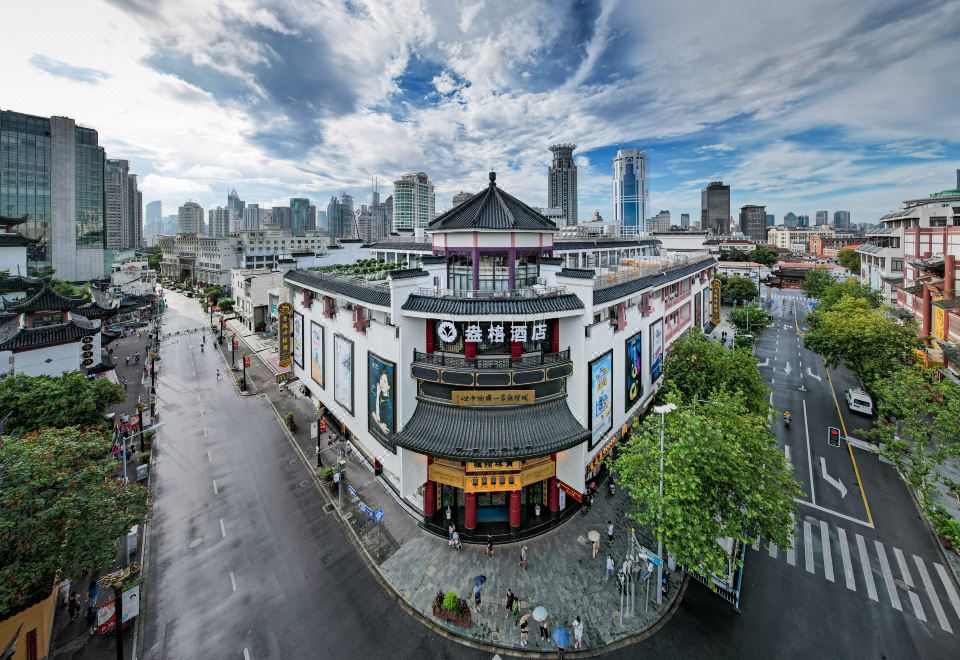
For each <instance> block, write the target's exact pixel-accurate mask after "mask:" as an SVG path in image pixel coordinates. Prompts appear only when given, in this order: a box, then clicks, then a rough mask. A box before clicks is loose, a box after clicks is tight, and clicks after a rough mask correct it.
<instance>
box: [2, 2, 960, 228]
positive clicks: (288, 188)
mask: <svg viewBox="0 0 960 660" xmlns="http://www.w3.org/2000/svg"><path fill="white" fill-rule="evenodd" d="M480 7H481V6H480V5H467V6H464V7H462V8H460V9H455V8H452V7H447V6H446V5H445V4H443V3H425V6H424V8H423V11H421V12H417V13H418V14H420V15H421V18H422V20H418V21H412V20H410V21H407V20H399V21H398V20H397V16H398V13H397V12H395V11H392V10H391V9H390V8H389V7H387V6H384V5H380V4H374V3H354V4H351V5H348V6H345V7H341V8H326V9H323V10H322V11H320V10H317V11H314V12H310V11H307V12H304V13H303V14H294V12H293V10H292V9H291V8H290V6H288V5H287V4H286V3H273V4H270V5H264V6H261V7H252V6H247V5H245V6H243V7H230V8H225V7H223V6H216V7H207V8H203V9H196V8H192V7H191V5H190V4H189V3H185V2H184V3H181V2H166V3H163V8H162V11H159V10H156V11H155V10H153V9H152V8H149V7H147V6H146V5H142V4H136V3H134V4H132V5H124V6H123V7H121V6H119V3H106V4H102V5H100V6H98V7H97V10H96V11H90V8H89V7H83V8H81V7H79V6H76V7H74V6H71V5H63V6H59V5H58V6H56V12H55V13H53V14H51V15H50V16H49V17H48V19H47V20H46V23H45V29H44V30H43V31H40V32H39V33H38V32H37V31H35V30H31V29H30V26H31V25H32V21H33V16H34V12H33V11H32V10H30V11H27V10H19V11H18V10H12V11H11V12H10V13H9V16H7V17H6V20H5V21H4V26H3V27H0V33H2V36H3V38H4V42H5V45H6V49H7V54H8V55H7V58H6V61H5V72H6V73H7V75H8V80H9V84H8V86H7V91H8V93H7V95H6V96H5V98H4V108H9V109H12V110H16V111H18V112H25V113H30V114H37V115H41V116H52V115H63V116H69V117H72V118H74V119H75V120H76V121H77V123H78V125H81V126H86V127H90V128H93V129H95V130H97V131H98V133H99V134H100V136H101V143H102V144H103V145H104V147H105V149H106V151H107V155H108V157H116V158H124V159H128V160H129V161H130V164H131V170H132V171H135V172H137V174H138V175H139V179H140V187H141V189H142V190H143V193H144V199H145V201H146V200H155V199H160V200H162V202H163V204H164V205H165V206H166V207H167V208H177V207H178V206H180V205H181V204H182V203H183V202H184V201H185V200H187V199H196V200H198V202H199V203H200V204H201V205H202V206H203V207H204V208H215V206H216V205H217V204H223V193H222V191H223V190H224V189H230V188H232V187H234V186H236V187H237V188H238V189H239V190H241V191H242V195H243V197H244V198H245V199H250V200H257V201H258V202H259V203H260V204H261V207H262V208H263V207H265V208H270V207H271V206H277V205H285V204H287V203H288V202H289V199H290V198H291V197H308V198H310V199H311V200H324V199H329V197H330V196H331V195H332V194H338V193H339V192H340V191H347V192H348V193H350V194H351V195H353V196H354V197H355V198H356V199H357V200H358V202H360V203H362V202H365V201H367V197H368V187H369V186H368V181H369V178H370V177H371V176H379V177H380V178H382V179H383V180H388V181H392V180H396V178H398V177H399V176H400V175H402V174H403V173H405V172H412V171H424V172H426V173H427V174H428V175H429V176H430V178H431V181H434V182H435V185H436V191H437V198H438V203H437V210H438V211H440V210H442V209H444V208H448V207H449V205H450V201H451V198H452V196H453V194H455V193H456V192H457V191H458V190H461V189H463V190H479V189H480V188H482V186H483V185H484V182H485V180H486V171H487V170H489V169H495V170H497V171H498V173H499V175H500V179H501V180H502V181H504V182H507V181H509V182H510V188H511V189H512V190H515V191H517V192H518V194H521V195H523V196H524V197H525V198H526V199H529V200H530V201H531V203H537V204H544V205H546V201H547V200H546V195H545V192H546V186H545V179H546V176H547V170H548V167H549V164H550V153H549V151H548V150H547V149H546V147H547V146H548V145H549V144H552V143H555V142H576V143H577V144H578V145H579V148H578V150H577V153H576V156H575V158H576V163H577V167H578V188H579V196H578V209H579V213H578V217H579V220H580V221H581V222H582V221H584V220H587V219H589V217H590V216H591V215H592V214H593V212H594V210H597V209H599V211H600V213H601V214H602V215H603V216H604V217H611V218H612V217H613V216H614V213H613V210H612V205H613V200H612V196H611V194H610V181H611V177H612V159H613V156H614V155H615V153H616V151H617V149H625V148H637V149H641V150H643V151H644V152H645V153H646V154H647V155H648V158H649V181H650V208H651V209H659V208H662V209H670V210H671V212H672V213H673V214H674V215H675V216H677V217H679V216H680V214H681V213H691V214H692V215H693V216H694V217H697V216H698V213H697V211H698V208H697V203H698V196H699V195H698V193H699V191H700V189H701V188H702V187H703V186H705V185H706V184H707V183H709V182H710V181H712V180H723V181H724V182H725V183H728V184H729V185H730V186H731V208H735V209H736V208H739V207H740V206H743V205H746V204H763V205H765V206H766V207H767V209H768V212H771V213H773V214H775V215H776V216H777V218H778V220H779V219H780V218H782V216H783V214H784V213H785V212H786V211H789V210H793V211H794V212H798V213H801V214H804V215H811V216H812V215H813V214H814V213H815V212H816V210H818V209H823V208H828V209H836V208H842V209H849V210H850V211H851V214H852V217H853V218H854V221H855V222H873V221H876V219H878V218H879V217H880V215H882V214H883V213H885V212H887V211H889V210H891V209H895V208H897V207H898V206H899V204H900V200H902V199H907V198H913V197H918V196H923V195H926V194H929V193H930V192H933V191H936V190H940V189H943V188H947V187H950V186H951V185H952V182H953V174H952V173H953V171H954V169H955V168H956V161H957V160H958V158H960V144H958V143H957V142H956V141H950V140H947V139H945V138H944V136H953V135H958V134H960V119H958V118H957V117H956V116H955V113H944V112H942V111H940V110H938V109H937V108H938V107H939V105H938V104H937V103H910V104H909V108H908V107H907V106H906V99H909V98H913V99H914V100H915V101H917V100H922V99H924V98H927V97H928V96H929V94H931V93H932V92H931V90H934V89H936V90H937V98H939V99H941V100H942V99H946V100H947V101H948V102H949V100H952V99H954V98H956V97H958V96H960V91H958V89H960V88H958V84H957V83H956V82H954V79H953V78H952V77H951V76H949V75H946V74H947V71H948V69H949V65H950V62H952V61H955V57H951V52H955V51H953V50H952V49H954V48H955V46H952V45H951V42H950V38H951V36H950V35H951V34H952V33H953V32H954V31H955V28H956V27H957V24H958V22H960V9H958V5H957V3H926V4H918V5H916V6H907V7H901V6H899V5H898V4H897V3H893V2H888V3H884V6H876V5H874V6H871V7H863V8H850V7H842V8H841V7H836V8H829V7H828V8H822V7H821V8H816V7H810V8H803V7H794V8H790V9H784V8H782V7H772V6H767V5H765V4H751V3H746V2H741V3H738V4H737V5H732V6H724V7H700V8H698V9H697V11H696V12H695V13H696V14H697V15H698V20H697V21H688V20H684V17H685V16H686V15H688V14H689V13H690V12H689V11H686V10H685V9H684V8H683V7H680V6H676V7H673V8H670V7H667V6H661V5H658V4H656V3H654V4H644V5H642V6H636V7H634V6H631V5H629V4H626V3H615V2H607V3H599V4H597V5H595V6H590V7H582V6H578V8H576V9H570V10H563V9H560V10H557V9H556V8H554V9H551V10H546V9H544V8H543V7H540V6H539V5H538V4H537V3H530V4H529V5H525V6H522V7H505V6H494V7H484V8H483V9H482V11H481V9H480ZM401 13H402V12H401ZM746 16H749V17H750V19H751V20H750V21H745V17H746ZM641 18H642V19H643V20H640V19H641ZM634 19H636V20H634ZM728 23H730V24H734V23H735V24H737V25H738V26H741V28H743V29H738V30H737V31H736V32H737V34H736V39H737V41H738V42H737V43H728V42H727V40H726V37H725V36H724V35H723V32H724V31H723V30H718V29H717V25H725V24H728ZM745 23H749V24H750V25H746V26H745ZM787 23H789V24H792V25H797V26H800V29H801V31H802V32H803V33H807V34H809V35H811V37H812V35H816V39H813V38H811V39H808V40H805V41H802V44H803V45H801V46H800V47H799V48H798V47H797V44H796V43H791V44H787V43H784V44H783V45H775V46H771V45H770V44H767V43H766V42H765V40H763V39H757V38H756V35H758V34H769V33H770V32H771V30H775V28H776V26H779V25H783V24H787ZM323 26H326V27H325V28H324V27H323ZM625 26H631V27H625ZM921 26H922V28H923V30H924V40H923V43H922V44H921V43H918V42H916V41H915V40H912V39H910V38H909V35H910V34H911V33H912V32H913V31H914V30H916V29H919V28H920V27H921ZM321 28H323V29H321ZM92 32H96V33H98V34H103V35H104V39H103V40H102V41H103V43H100V44H90V43H89V42H88V41H87V40H85V39H84V38H83V35H84V34H89V33H92ZM337 33H351V34H356V35H357V36H358V37H363V38H364V39H365V41H368V42H375V43H376V45H375V47H374V49H373V52H364V53H362V54H361V53H353V52H350V49H349V47H348V45H347V44H345V43H343V42H342V41H340V40H337V39H333V38H332V36H331V37H328V36H327V35H334V34H337ZM488 39H493V40H494V41H495V42H496V44H499V46H498V47H497V48H486V49H484V48H483V44H485V43H486V42H487V40H488ZM678 43H679V44H683V46H682V50H683V52H684V57H677V58H670V59H668V60H666V59H664V58H663V53H664V52H672V51H673V47H674V45H675V44H678ZM760 44H764V45H763V47H762V49H761V47H760ZM890 44H897V46H896V48H891V47H890ZM304 48H306V49H309V50H308V51H306V52H308V53H313V54H314V55H317V57H303V58H286V57H285V55H286V54H290V53H294V52H301V50H302V49H304ZM751 49H753V50H751ZM118 51H120V52H125V53H126V55H127V56H126V57H124V58H117V57H116V52H118ZM481 53H482V54H483V57H480V56H479V55H480V54H481ZM294 59H296V60H297V61H294ZM308 62H309V66H308V65H307V63H308ZM328 62H329V64H328ZM743 62H753V64H749V65H747V64H743ZM708 82H709V84H708ZM292 83H296V84H292ZM701 83H702V84H701ZM718 83H722V84H718ZM654 89H659V90H661V92H659V93H657V94H653V93H651V90H654ZM331 90H333V91H331ZM894 90H895V91H894ZM118 98H122V99H123V103H116V99H118ZM931 100H932V99H931ZM504 134H510V135H511V136H512V138H511V139H510V140H502V139H500V137H501V136H502V135H504ZM225 154H229V158H224V155H225ZM225 163H228V164H226V165H225Z"/></svg>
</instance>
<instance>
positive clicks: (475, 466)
mask: <svg viewBox="0 0 960 660" xmlns="http://www.w3.org/2000/svg"><path fill="white" fill-rule="evenodd" d="M519 469H520V461H468V462H467V472H506V471H508V470H519Z"/></svg>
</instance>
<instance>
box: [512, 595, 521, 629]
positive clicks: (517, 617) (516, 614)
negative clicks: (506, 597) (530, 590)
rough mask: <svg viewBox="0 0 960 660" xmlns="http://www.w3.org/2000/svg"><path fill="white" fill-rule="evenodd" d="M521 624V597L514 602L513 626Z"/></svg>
mask: <svg viewBox="0 0 960 660" xmlns="http://www.w3.org/2000/svg"><path fill="white" fill-rule="evenodd" d="M518 623H520V597H519V596H517V597H516V598H515V599H514V600H513V625H517V624H518Z"/></svg>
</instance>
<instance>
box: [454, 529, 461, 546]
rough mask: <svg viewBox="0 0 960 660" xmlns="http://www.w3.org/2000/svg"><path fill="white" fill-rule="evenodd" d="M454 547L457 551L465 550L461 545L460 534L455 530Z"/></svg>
mask: <svg viewBox="0 0 960 660" xmlns="http://www.w3.org/2000/svg"><path fill="white" fill-rule="evenodd" d="M453 547H454V548H456V549H457V551H460V550H463V544H462V543H460V534H458V533H457V530H453Z"/></svg>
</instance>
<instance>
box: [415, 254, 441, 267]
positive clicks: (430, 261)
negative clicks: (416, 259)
mask: <svg viewBox="0 0 960 660" xmlns="http://www.w3.org/2000/svg"><path fill="white" fill-rule="evenodd" d="M420 263H422V264H423V265H424V266H436V265H438V264H445V263H447V258H446V257H444V256H443V255H437V256H433V255H431V256H428V257H420Z"/></svg>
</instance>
